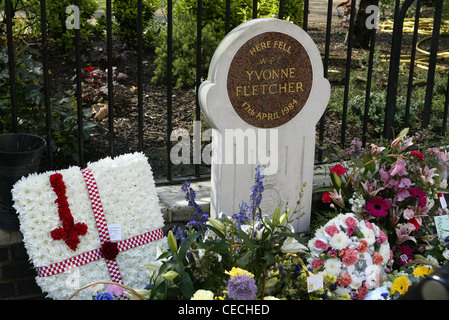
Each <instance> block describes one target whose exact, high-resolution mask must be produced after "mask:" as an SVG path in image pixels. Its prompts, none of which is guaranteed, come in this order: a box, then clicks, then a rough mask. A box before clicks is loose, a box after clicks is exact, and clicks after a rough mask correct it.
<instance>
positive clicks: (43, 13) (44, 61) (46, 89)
mask: <svg viewBox="0 0 449 320" xmlns="http://www.w3.org/2000/svg"><path fill="white" fill-rule="evenodd" d="M40 5H41V32H42V69H43V74H44V103H45V128H46V131H47V132H46V138H47V139H46V140H47V157H46V160H47V169H48V170H51V169H53V152H52V131H51V123H52V121H51V107H50V88H49V79H48V58H47V56H48V41H47V14H46V12H47V9H46V3H45V0H40Z"/></svg>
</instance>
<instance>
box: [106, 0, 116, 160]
mask: <svg viewBox="0 0 449 320" xmlns="http://www.w3.org/2000/svg"><path fill="white" fill-rule="evenodd" d="M106 29H107V30H106V42H107V43H106V47H107V48H106V50H107V57H108V58H107V59H108V60H107V65H108V121H109V153H110V155H111V157H114V155H115V154H114V153H115V152H114V82H113V76H114V70H113V66H112V0H106Z"/></svg>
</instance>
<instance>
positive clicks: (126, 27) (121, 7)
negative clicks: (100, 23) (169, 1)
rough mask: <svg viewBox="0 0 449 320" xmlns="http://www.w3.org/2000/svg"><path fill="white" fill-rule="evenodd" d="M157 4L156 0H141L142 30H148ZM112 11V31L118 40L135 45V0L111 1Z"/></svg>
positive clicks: (131, 45)
mask: <svg viewBox="0 0 449 320" xmlns="http://www.w3.org/2000/svg"><path fill="white" fill-rule="evenodd" d="M158 6H159V1H158V0H142V30H143V32H144V33H146V32H148V30H149V26H150V24H151V21H152V20H153V17H154V13H155V12H156V10H157V9H158ZM112 11H113V12H114V18H115V19H114V33H115V34H116V35H117V36H118V38H119V40H121V41H123V42H125V43H126V44H127V45H129V46H130V47H137V30H136V28H137V27H136V26H137V0H115V1H113V3H112ZM150 36H151V35H150ZM144 38H145V37H144Z"/></svg>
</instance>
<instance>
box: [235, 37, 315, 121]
mask: <svg viewBox="0 0 449 320" xmlns="http://www.w3.org/2000/svg"><path fill="white" fill-rule="evenodd" d="M312 80H313V74H312V65H311V62H310V58H309V56H308V54H307V51H306V50H305V49H304V47H303V46H302V44H301V43H300V42H299V41H298V40H296V39H295V38H293V37H291V36H289V35H287V34H284V33H280V32H266V33H262V34H260V35H257V36H255V37H253V38H251V39H250V40H248V41H247V42H246V43H245V44H244V45H243V46H242V47H241V48H240V49H239V50H238V51H237V53H236V54H235V56H234V58H233V59H232V62H231V66H230V68H229V74H228V82H227V89H228V96H229V99H230V100H231V103H232V106H233V107H234V110H235V111H236V112H237V114H238V115H239V116H240V117H241V118H242V119H243V120H244V121H245V122H247V123H248V124H250V125H252V126H255V127H258V128H275V127H279V126H281V125H283V124H285V123H287V122H289V121H290V120H291V119H292V118H294V117H295V116H296V115H297V114H298V113H299V112H300V111H301V109H302V108H303V107H304V105H305V103H306V102H307V99H308V97H309V94H310V90H311V88H312Z"/></svg>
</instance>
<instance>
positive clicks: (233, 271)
mask: <svg viewBox="0 0 449 320" xmlns="http://www.w3.org/2000/svg"><path fill="white" fill-rule="evenodd" d="M225 273H226V274H228V275H229V276H230V277H231V279H232V278H234V277H235V276H241V275H244V274H246V275H247V276H250V277H251V278H254V275H253V274H252V273H250V272H248V271H246V270H244V269H240V268H235V267H232V269H231V271H225Z"/></svg>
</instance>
